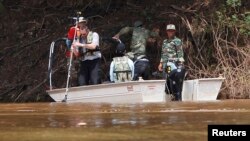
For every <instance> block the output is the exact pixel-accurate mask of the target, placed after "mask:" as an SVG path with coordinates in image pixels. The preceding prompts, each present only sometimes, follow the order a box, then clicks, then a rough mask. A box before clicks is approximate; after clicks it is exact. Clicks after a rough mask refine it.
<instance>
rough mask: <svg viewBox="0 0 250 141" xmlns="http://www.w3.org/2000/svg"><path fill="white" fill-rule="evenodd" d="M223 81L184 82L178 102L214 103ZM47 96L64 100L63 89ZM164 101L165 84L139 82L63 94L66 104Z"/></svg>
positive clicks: (96, 87)
mask: <svg viewBox="0 0 250 141" xmlns="http://www.w3.org/2000/svg"><path fill="white" fill-rule="evenodd" d="M223 80H224V78H202V79H194V80H185V81H184V83H183V91H182V100H183V101H204V100H205V101H214V100H217V96H218V94H219V92H220V88H221V85H222V82H223ZM47 93H48V94H49V95H50V96H51V97H52V98H53V99H54V100H55V101H56V102H62V100H63V99H64V98H65V94H66V89H65V88H63V89H52V90H48V91H47ZM167 101H171V96H170V95H167V94H165V80H143V81H130V82H121V83H108V84H99V85H89V86H80V87H71V88H69V89H68V93H67V102H69V103H72V102H86V103H87V102H97V103H150V102H151V103H157V102H167Z"/></svg>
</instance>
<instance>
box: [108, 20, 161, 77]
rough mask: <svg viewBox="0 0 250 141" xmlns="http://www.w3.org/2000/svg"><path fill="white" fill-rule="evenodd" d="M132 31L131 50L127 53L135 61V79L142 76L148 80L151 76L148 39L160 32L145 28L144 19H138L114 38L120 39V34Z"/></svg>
mask: <svg viewBox="0 0 250 141" xmlns="http://www.w3.org/2000/svg"><path fill="white" fill-rule="evenodd" d="M130 32H133V34H132V40H131V44H130V49H131V52H128V53H127V54H126V55H127V56H128V57H129V58H130V59H131V60H133V61H134V67H135V74H134V77H133V80H138V79H139V77H140V76H142V78H143V79H144V80H148V79H149V77H150V64H149V60H148V59H147V56H146V45H147V39H148V38H149V37H150V36H157V35H158V34H157V33H154V32H150V31H149V30H147V29H145V28H144V27H143V23H142V21H136V22H135V23H134V27H124V28H122V29H121V30H120V32H119V33H117V34H116V35H115V36H114V37H113V38H114V39H119V38H120V36H122V35H124V34H127V33H130Z"/></svg>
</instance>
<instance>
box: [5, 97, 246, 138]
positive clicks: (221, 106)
mask: <svg viewBox="0 0 250 141" xmlns="http://www.w3.org/2000/svg"><path fill="white" fill-rule="evenodd" d="M209 124H250V100H223V101H215V102H168V103H157V104H154V103H151V104H115V105H114V104H84V103H77V104H67V103H28V104H0V141H161V140H162V141H206V140H207V126H208V125H209Z"/></svg>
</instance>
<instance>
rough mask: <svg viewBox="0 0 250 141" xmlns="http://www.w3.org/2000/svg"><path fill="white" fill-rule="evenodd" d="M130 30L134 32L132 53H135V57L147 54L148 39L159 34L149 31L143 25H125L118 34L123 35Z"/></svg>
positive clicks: (131, 46)
mask: <svg viewBox="0 0 250 141" xmlns="http://www.w3.org/2000/svg"><path fill="white" fill-rule="evenodd" d="M128 32H133V34H132V39H131V44H130V49H131V52H130V54H133V55H134V57H138V56H140V55H146V45H147V44H146V43H147V39H148V38H149V37H150V36H152V37H153V36H158V34H156V33H155V32H152V31H149V30H147V29H145V28H143V27H124V28H123V29H121V31H120V32H119V33H118V34H119V35H123V34H127V33H128ZM130 58H131V57H130ZM131 59H132V58H131Z"/></svg>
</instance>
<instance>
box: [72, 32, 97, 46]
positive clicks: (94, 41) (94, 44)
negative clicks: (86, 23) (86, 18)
mask: <svg viewBox="0 0 250 141" xmlns="http://www.w3.org/2000/svg"><path fill="white" fill-rule="evenodd" d="M74 46H78V47H82V48H87V49H90V50H94V49H96V48H97V47H99V35H98V34H97V33H93V41H92V43H91V44H82V43H79V42H76V43H74Z"/></svg>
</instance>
